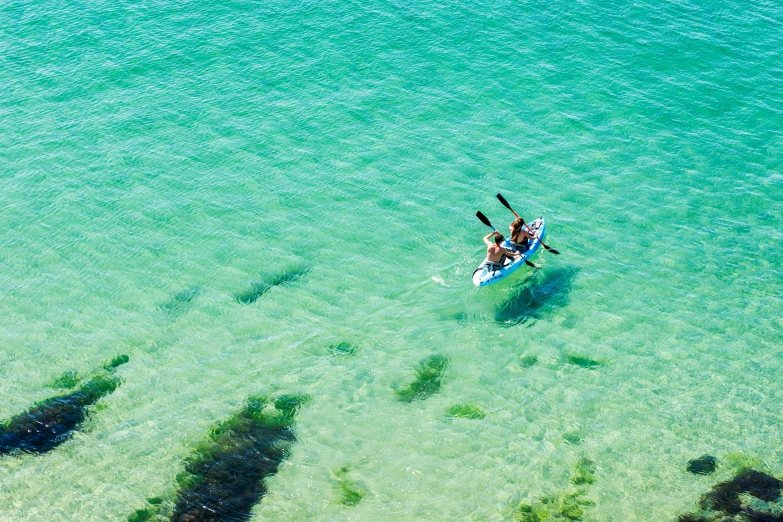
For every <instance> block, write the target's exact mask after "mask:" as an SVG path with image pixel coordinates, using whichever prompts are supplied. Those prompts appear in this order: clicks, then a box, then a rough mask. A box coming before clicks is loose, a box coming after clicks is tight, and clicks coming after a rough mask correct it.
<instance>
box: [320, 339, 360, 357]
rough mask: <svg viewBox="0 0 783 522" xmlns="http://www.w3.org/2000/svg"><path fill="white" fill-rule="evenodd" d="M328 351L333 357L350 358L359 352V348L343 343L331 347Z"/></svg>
mask: <svg viewBox="0 0 783 522" xmlns="http://www.w3.org/2000/svg"><path fill="white" fill-rule="evenodd" d="M327 351H328V352H329V355H331V356H333V357H348V356H351V355H356V352H358V351H359V347H358V346H356V345H355V344H351V343H347V342H345V341H343V342H341V343H338V344H333V345H331V346H329V348H328V349H327Z"/></svg>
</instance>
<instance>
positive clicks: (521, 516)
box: [514, 458, 596, 522]
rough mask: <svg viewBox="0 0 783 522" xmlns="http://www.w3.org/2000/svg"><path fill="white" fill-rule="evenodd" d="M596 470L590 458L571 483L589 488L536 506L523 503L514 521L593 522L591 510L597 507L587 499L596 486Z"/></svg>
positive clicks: (550, 497)
mask: <svg viewBox="0 0 783 522" xmlns="http://www.w3.org/2000/svg"><path fill="white" fill-rule="evenodd" d="M595 470H596V467H595V463H594V462H593V461H591V460H590V459H588V458H581V459H579V460H578V461H577V463H576V465H575V466H574V473H573V475H572V476H571V483H572V484H574V485H578V486H585V487H581V488H579V489H575V490H572V491H561V492H558V493H553V494H550V495H546V496H543V497H541V498H539V499H537V500H535V501H532V502H521V503H520V504H519V505H518V506H517V508H516V510H515V511H514V520H515V521H516V522H542V521H544V520H548V521H551V522H555V521H557V520H562V521H564V522H565V521H577V522H579V521H584V522H587V521H589V520H592V517H590V516H589V514H588V512H587V510H588V509H589V508H591V507H593V506H595V502H593V501H592V500H590V499H589V498H587V496H586V495H587V493H588V489H587V487H588V486H590V485H591V484H593V483H595Z"/></svg>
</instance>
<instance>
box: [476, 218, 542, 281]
mask: <svg viewBox="0 0 783 522" xmlns="http://www.w3.org/2000/svg"><path fill="white" fill-rule="evenodd" d="M528 227H529V228H530V231H531V232H533V233H534V234H535V235H536V238H535V239H532V240H530V242H529V243H528V246H527V249H526V250H523V251H521V252H520V253H519V254H520V255H519V257H515V258H513V260H512V259H511V258H508V257H504V258H503V260H502V263H489V262H487V261H486V260H484V261H483V262H482V263H481V264H480V265H479V267H478V268H477V269H476V270H475V271H474V272H473V284H474V285H476V286H487V285H491V284H492V283H496V282H497V281H500V280H501V279H503V278H504V277H506V276H508V275H510V274H512V273H513V272H514V271H516V269H517V268H519V267H520V266H522V265H524V264H525V261H526V260H528V259H529V258H530V257H532V256H533V254H535V253H536V251H537V250H538V248H539V247H540V246H541V240H542V239H544V234H545V233H546V224H545V223H544V218H542V217H541V218H538V219H536V220H535V221H533V222H532V223H528ZM501 246H503V248H507V249H509V250H513V247H512V245H511V242H510V241H509V239H508V238H507V239H505V240H504V241H503V243H502V244H501Z"/></svg>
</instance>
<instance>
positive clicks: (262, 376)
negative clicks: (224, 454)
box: [0, 1, 783, 521]
mask: <svg viewBox="0 0 783 522" xmlns="http://www.w3.org/2000/svg"><path fill="white" fill-rule="evenodd" d="M782 18H783V14H781V11H780V8H779V7H778V6H777V5H776V4H774V3H771V2H767V3H756V4H753V5H750V4H744V3H731V4H717V3H716V4H711V5H705V4H697V3H667V4H663V5H659V4H655V3H646V4H645V3H636V4H633V5H619V4H617V5H605V4H599V3H581V4H576V5H545V4H517V3H509V2H500V3H498V2H478V3H477V2H469V3H464V2H450V3H430V2H416V3H405V4H399V3H393V2H375V3H371V4H357V3H322V4H310V3H308V4H301V3H300V4H293V3H278V4H274V5H269V4H265V3H235V2H222V3H220V5H214V3H208V2H198V1H195V2H190V3H184V4H174V3H165V2H146V3H141V4H117V3H115V2H91V3H89V4H88V5H71V4H60V3H54V2H43V3H41V2H36V3H30V2H15V3H6V4H5V5H4V6H3V7H2V8H0V85H2V86H3V87H2V91H1V92H2V96H1V97H0V130H1V131H2V132H0V223H2V232H0V313H2V317H3V321H2V323H0V392H1V393H0V397H2V401H1V402H0V413H2V416H3V417H4V418H7V417H8V416H10V415H13V414H15V413H19V412H21V411H24V410H25V409H26V408H28V407H29V406H30V405H31V404H32V403H33V402H35V401H37V400H41V399H43V398H46V397H48V396H50V395H52V394H53V393H55V392H54V391H53V390H52V389H51V388H48V387H47V384H48V383H49V382H51V381H52V380H53V379H54V378H56V377H57V376H58V375H60V374H61V373H62V372H63V371H66V370H77V371H79V372H82V373H85V372H89V371H91V370H93V369H95V368H97V367H98V366H100V364H102V363H104V362H105V361H106V360H108V359H110V358H111V357H113V356H114V355H116V354H118V353H127V354H128V355H129V356H130V357H131V360H130V362H129V363H128V364H126V365H124V366H123V367H122V368H121V369H119V370H118V373H119V374H120V375H121V376H122V377H123V379H124V383H123V384H122V386H121V387H120V388H119V389H118V390H117V391H115V392H114V393H113V394H111V395H110V396H108V397H106V398H104V399H103V400H102V401H101V403H100V407H99V411H97V412H95V413H94V414H93V415H92V417H91V419H90V420H89V422H88V423H87V425H86V426H85V429H84V430H83V431H81V432H79V433H77V434H75V435H74V437H73V438H72V440H70V441H68V442H67V443H65V444H64V445H62V446H60V447H59V448H58V449H57V450H55V451H53V452H51V453H48V454H46V455H43V456H25V457H23V458H9V457H5V458H3V459H2V460H1V461H0V513H1V514H0V518H2V519H4V520H74V519H82V520H124V519H125V518H126V517H127V516H128V515H129V514H131V513H132V512H133V511H134V510H136V509H140V508H142V507H144V505H145V499H146V498H148V497H153V496H160V495H167V494H171V493H172V491H173V488H174V478H175V476H176V475H177V473H178V472H179V471H181V469H182V461H183V459H184V458H185V457H187V456H188V455H189V454H190V453H191V451H192V449H193V448H194V447H195V446H196V445H197V444H198V443H199V442H200V441H201V440H203V438H204V437H205V436H206V433H207V432H208V430H209V429H210V427H211V426H213V425H214V424H215V423H217V422H219V421H221V420H222V419H224V418H226V417H227V416H229V415H231V413H233V412H235V411H236V410H237V409H238V408H240V407H241V405H242V402H243V401H244V399H245V398H246V397H247V396H248V395H252V394H257V393H265V392H277V391H279V392H304V393H309V394H310V395H311V396H312V397H313V399H312V401H311V402H310V403H309V404H308V405H307V406H306V407H305V408H304V409H303V410H302V411H301V412H300V413H299V415H298V416H297V419H298V424H297V436H298V442H297V443H296V445H295V446H294V449H293V452H292V454H291V456H290V458H289V459H288V460H287V461H286V462H285V463H284V464H283V465H282V466H281V468H280V471H279V472H278V474H277V475H276V476H274V477H273V478H271V479H270V480H269V481H268V484H269V490H270V493H269V494H268V495H267V496H266V497H265V498H264V499H263V501H262V502H261V503H260V504H259V505H257V506H256V508H255V511H254V517H255V519H258V520H263V519H273V520H303V519H311V520H416V519H420V520H455V519H459V520H509V519H511V518H512V510H513V508H514V507H515V506H516V504H517V503H518V502H519V501H520V500H524V499H535V498H538V497H540V496H542V495H544V494H547V493H552V492H557V491H563V490H569V489H570V484H569V476H570V474H571V470H572V469H573V466H574V464H575V462H576V461H577V460H578V459H579V458H580V457H583V456H586V457H589V458H590V459H592V460H593V461H595V462H596V465H597V471H596V482H595V484H593V485H592V486H591V487H590V488H589V495H588V496H589V497H590V498H591V499H592V500H593V501H594V502H596V506H595V508H592V509H591V510H590V513H591V515H592V516H593V517H594V518H596V519H598V520H607V521H609V520H614V521H623V520H673V519H675V518H676V516H677V515H678V514H679V513H682V512H685V511H688V510H692V509H694V508H695V501H696V499H697V498H698V496H699V495H700V494H701V493H702V492H704V491H706V490H707V489H708V487H709V486H710V485H711V484H712V483H714V482H715V481H717V480H718V477H696V476H693V475H690V474H688V473H686V472H685V471H684V467H685V463H686V462H687V460H688V459H690V458H693V457H696V456H699V455H702V454H704V453H711V454H714V455H716V456H718V458H719V459H720V458H722V457H723V456H725V455H728V454H732V453H740V454H742V455H746V456H748V457H753V458H758V459H761V460H763V461H764V462H765V463H766V464H767V466H769V469H770V470H771V471H772V472H774V473H775V474H777V475H778V476H780V475H781V474H783V454H781V449H780V448H781V444H780V435H779V429H778V424H779V409H780V405H781V403H782V402H783V390H782V389H781V386H780V383H779V377H778V374H779V364H780V363H779V361H780V355H781V352H782V348H783V334H782V333H781V332H782V331H783V319H781V309H783V306H782V305H783V303H781V297H780V296H781V294H782V293H783V283H782V282H781V281H782V279H781V275H782V273H781V267H782V266H783V260H782V259H781V253H780V244H781V240H782V239H783V233H781V225H783V212H782V211H781V202H782V201H783V172H782V171H781V169H782V165H783V153H782V152H781V151H783V117H782V116H783V114H782V113H783V88H781V85H783V83H781V80H783V78H782V77H783V74H782V73H783V66H782V65H781V60H780V55H779V50H780V48H781V46H783V31H782V30H781V22H782V21H783V20H782ZM497 191H500V192H502V193H504V194H505V195H506V197H507V198H508V199H509V200H510V201H511V203H512V204H513V205H514V206H515V208H516V209H517V210H518V211H519V212H521V213H522V214H523V215H524V216H527V217H528V218H533V217H537V216H538V215H543V216H545V217H546V219H547V223H548V232H549V241H548V243H549V244H550V245H552V246H553V247H555V248H557V249H558V250H560V251H561V252H562V255H561V256H552V255H550V254H546V253H542V254H541V255H539V256H538V257H537V259H536V262H537V263H539V264H541V265H542V269H541V270H540V272H539V273H538V274H535V275H533V274H532V273H531V272H529V271H521V273H519V274H517V275H516V276H515V277H514V279H513V280H511V281H509V282H508V283H504V284H502V285H498V286H497V287H490V288H488V289H482V291H477V290H476V289H475V288H474V287H473V286H472V285H471V283H470V280H469V277H470V274H471V272H472V271H473V269H474V268H475V266H476V265H477V264H478V262H479V260H480V259H481V256H482V250H483V249H482V248H481V241H480V237H481V236H482V235H483V234H485V233H486V232H487V230H485V227H483V225H481V223H480V222H478V221H477V220H476V219H475V217H474V213H475V211H476V210H482V211H483V212H484V213H485V214H487V215H488V216H489V217H490V218H491V219H492V220H493V222H494V223H496V226H500V225H503V226H505V224H506V222H507V220H509V218H510V217H511V216H510V213H508V211H506V210H505V209H504V208H503V207H502V206H500V204H499V203H497V201H496V200H495V199H494V194H495V192H497ZM298 266H310V267H311V271H310V272H309V273H308V274H307V275H305V276H303V277H302V278H300V279H299V280H297V281H295V282H292V283H291V284H289V285H287V286H279V287H275V288H272V289H271V290H270V291H268V292H267V293H266V294H264V295H263V296H262V297H261V298H259V299H258V300H257V301H256V302H255V303H253V304H251V305H243V304H240V303H238V302H237V301H236V299H235V297H234V296H235V295H237V294H240V293H242V292H244V291H247V290H249V289H250V288H251V285H252V282H253V281H258V280H260V279H262V278H263V277H267V276H270V275H274V274H279V273H281V272H284V271H286V270H288V269H291V268H293V267H298ZM191 288H198V289H199V290H200V293H199V294H198V295H197V296H196V297H195V298H194V299H193V300H192V301H191V302H190V303H187V304H185V305H183V306H178V307H175V308H174V309H173V310H172V309H170V307H168V306H166V304H167V303H170V302H171V300H172V296H174V295H175V294H177V293H179V292H182V291H185V290H188V289H191ZM341 341H348V342H351V343H353V344H355V345H357V346H359V347H360V350H359V352H358V353H357V354H356V355H354V356H352V357H344V358H336V357H332V356H330V355H329V351H328V347H329V346H330V345H333V344H337V343H339V342H341ZM433 353H439V354H445V355H448V356H449V357H450V359H451V365H450V367H449V369H448V372H447V377H446V380H445V382H444V385H443V386H442V388H441V390H440V391H439V393H437V394H435V395H433V396H431V397H430V398H428V399H427V400H425V401H421V402H414V403H412V404H406V403H402V402H400V401H398V400H397V399H396V397H395V395H394V389H396V388H399V387H401V386H404V385H405V384H407V383H409V382H410V381H411V380H412V379H413V376H414V372H415V367H416V365H417V364H418V362H419V361H420V360H421V359H423V358H424V357H426V356H427V355H430V354H433ZM531 355H536V356H537V357H538V362H537V363H536V364H535V365H533V366H530V367H528V368H524V367H523V366H524V365H522V364H520V362H521V361H523V360H524V358H525V357H529V356H531ZM574 355H575V356H581V357H589V358H591V359H595V360H598V361H601V362H603V363H605V365H604V366H601V367H597V368H593V369H584V368H581V367H579V366H576V365H573V364H568V363H567V358H568V356H574ZM460 403H471V404H476V405H479V406H481V407H482V408H483V409H484V410H485V411H486V413H487V415H486V417H485V418H484V419H481V420H466V419H454V420H449V419H447V418H446V414H445V412H446V410H447V408H449V407H450V406H453V405H455V404H460ZM571 433H577V434H578V435H579V437H580V439H581V442H580V443H579V444H578V445H573V444H567V443H566V442H565V440H564V435H567V434H571ZM342 465H348V466H350V467H351V472H350V473H351V477H352V478H353V479H354V480H357V481H361V483H362V484H363V487H364V488H365V490H366V491H367V496H366V497H365V498H364V499H362V501H361V502H360V503H359V504H358V505H357V506H355V507H346V506H344V505H341V504H340V503H339V501H338V499H339V488H338V486H337V482H336V480H335V478H334V477H333V474H332V472H333V471H334V470H335V469H337V468H339V467H340V466H342Z"/></svg>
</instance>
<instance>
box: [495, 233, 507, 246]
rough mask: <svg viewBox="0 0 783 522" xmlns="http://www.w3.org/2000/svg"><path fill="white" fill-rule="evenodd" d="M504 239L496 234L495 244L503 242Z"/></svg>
mask: <svg viewBox="0 0 783 522" xmlns="http://www.w3.org/2000/svg"><path fill="white" fill-rule="evenodd" d="M504 239H505V238H504V237H503V236H502V235H501V234H498V235H497V236H495V244H496V245H499V244H500V243H502V242H503V240H504Z"/></svg>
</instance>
